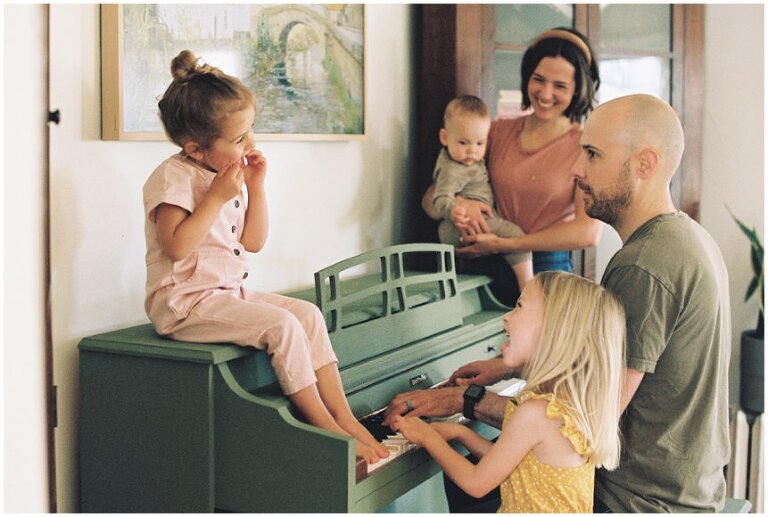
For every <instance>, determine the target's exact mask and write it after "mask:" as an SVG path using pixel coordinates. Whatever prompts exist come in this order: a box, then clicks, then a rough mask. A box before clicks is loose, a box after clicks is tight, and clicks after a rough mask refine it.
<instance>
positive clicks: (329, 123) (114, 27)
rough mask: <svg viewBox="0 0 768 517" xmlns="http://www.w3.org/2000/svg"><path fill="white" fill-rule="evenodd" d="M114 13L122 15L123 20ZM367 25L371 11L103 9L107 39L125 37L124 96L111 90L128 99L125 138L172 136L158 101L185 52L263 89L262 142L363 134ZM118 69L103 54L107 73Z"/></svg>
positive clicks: (121, 54) (120, 78)
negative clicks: (161, 117)
mask: <svg viewBox="0 0 768 517" xmlns="http://www.w3.org/2000/svg"><path fill="white" fill-rule="evenodd" d="M105 10H110V11H114V10H117V12H116V13H114V18H115V20H116V22H115V21H109V20H110V19H111V18H110V17H109V16H106V17H105V16H104V11H105ZM105 18H106V20H107V22H108V23H109V25H111V27H104V23H105V21H104V20H105ZM364 18H365V17H364V5H362V4H274V5H270V4H233V5H225V4H212V5H204V4H124V5H104V6H102V25H103V26H102V38H103V39H104V38H105V37H107V38H109V37H111V35H110V31H112V32H117V31H119V32H118V34H114V36H115V39H117V40H118V41H121V43H122V44H121V45H119V43H118V46H121V48H119V49H118V58H117V61H118V62H119V63H118V64H119V68H120V70H119V72H118V73H116V76H117V83H118V84H117V85H116V87H115V88H113V89H116V90H117V91H116V92H106V91H105V92H103V93H105V94H107V96H113V95H118V96H120V101H119V102H114V103H113V104H114V105H115V106H116V109H117V110H118V111H119V113H117V115H116V117H113V118H116V119H119V120H120V122H119V126H120V127H119V128H118V129H119V130H120V131H119V132H120V134H122V135H123V137H124V138H118V139H144V140H147V139H162V138H164V137H163V134H162V127H161V125H160V122H159V118H158V115H157V100H158V98H159V97H160V96H161V95H162V94H163V92H164V91H165V89H166V88H167V86H168V84H169V83H170V81H171V74H170V63H171V60H172V59H173V57H174V56H175V55H176V54H178V52H179V51H181V50H183V49H189V50H192V51H193V52H194V53H195V54H197V55H198V56H199V57H200V58H201V59H202V60H203V61H205V62H206V63H208V64H210V65H212V66H216V67H218V68H221V69H222V70H223V71H224V72H226V73H228V74H231V75H234V76H236V77H239V78H240V79H241V80H242V81H243V82H244V83H245V84H246V86H248V87H249V88H250V89H251V90H252V91H253V92H254V94H255V96H256V103H257V106H256V121H255V123H254V130H255V132H256V133H257V134H258V135H259V136H261V137H263V138H266V139H339V138H344V139H348V138H357V137H363V136H364V135H365V80H364V72H365V68H364V66H365V63H364V61H365V60H364V55H365V52H364ZM105 33H106V34H105ZM118 35H119V36H120V38H117V36H118ZM103 44H104V42H103ZM107 48H109V45H107ZM115 65H116V64H115V63H112V62H110V60H109V59H108V57H103V59H102V67H106V68H113V67H114V66H115ZM103 72H104V71H103ZM104 106H105V109H106V107H107V103H105V104H104ZM104 120H105V123H106V122H107V121H108V120H111V119H108V118H106V116H105V117H104ZM106 129H108V128H105V131H104V134H105V138H108V137H107V136H106V134H107V131H106ZM131 134H132V135H134V136H127V137H126V135H131ZM136 135H139V136H136ZM142 135H143V136H144V137H142Z"/></svg>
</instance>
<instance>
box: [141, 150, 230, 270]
mask: <svg viewBox="0 0 768 517" xmlns="http://www.w3.org/2000/svg"><path fill="white" fill-rule="evenodd" d="M242 185H243V171H242V170H241V169H240V167H239V166H238V165H237V164H235V165H233V166H230V167H227V168H226V169H223V170H222V171H220V172H219V173H217V174H216V178H214V180H213V182H212V183H211V187H210V189H209V190H208V194H206V196H205V198H203V200H202V202H201V203H200V204H199V205H198V206H197V207H196V208H195V211H194V212H193V213H191V214H190V213H189V212H188V211H186V210H185V209H183V208H181V207H180V206H176V205H169V204H166V203H162V204H160V205H159V206H158V207H157V208H156V209H155V221H156V223H157V235H158V239H159V240H160V247H161V248H162V250H163V253H165V254H166V255H167V256H168V257H169V258H170V259H171V260H173V261H174V262H176V261H179V260H182V259H184V258H186V257H187V256H188V255H189V254H190V253H192V252H193V251H195V250H196V249H197V248H198V246H200V243H202V242H203V239H205V237H206V235H208V232H209V231H210V230H211V226H213V222H214V221H215V220H216V217H217V216H218V214H219V211H220V210H221V207H222V206H224V203H226V202H227V201H229V200H230V199H232V198H233V197H235V196H236V195H237V194H238V193H239V192H240V189H241V188H242Z"/></svg>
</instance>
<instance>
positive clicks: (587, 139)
mask: <svg viewBox="0 0 768 517" xmlns="http://www.w3.org/2000/svg"><path fill="white" fill-rule="evenodd" d="M600 115H602V114H601V113H599V112H595V113H594V114H593V116H592V117H590V119H588V121H587V124H586V126H585V127H584V132H583V133H582V135H581V141H580V144H581V148H582V155H581V157H579V160H578V161H577V162H576V165H575V166H574V174H575V176H576V184H577V185H578V186H579V188H580V189H581V190H582V191H583V192H584V208H585V210H586V212H587V215H589V216H590V217H592V218H594V219H599V220H600V221H603V222H605V223H607V224H610V225H612V226H613V225H615V223H616V222H617V221H618V220H619V218H620V217H621V215H622V214H623V212H624V210H625V209H626V208H627V207H628V206H629V204H630V203H631V201H632V197H633V194H634V189H635V183H634V174H633V173H632V162H631V160H630V157H629V153H628V152H627V150H626V146H625V145H624V144H623V142H622V141H621V138H620V136H619V134H620V131H619V130H620V128H619V127H616V126H615V124H616V123H618V122H619V121H618V119H617V118H616V117H612V118H609V117H601V116H600ZM612 122H613V124H612Z"/></svg>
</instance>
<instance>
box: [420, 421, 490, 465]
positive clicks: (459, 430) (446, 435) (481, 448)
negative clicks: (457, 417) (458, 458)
mask: <svg viewBox="0 0 768 517" xmlns="http://www.w3.org/2000/svg"><path fill="white" fill-rule="evenodd" d="M430 425H431V426H432V428H433V429H435V430H436V431H437V432H438V433H440V436H442V437H443V439H444V440H445V441H446V442H450V441H453V440H456V441H457V442H459V443H461V444H462V445H463V446H464V447H466V448H467V450H468V451H469V452H470V453H471V454H472V455H474V456H476V457H478V458H482V457H483V456H484V455H485V453H486V452H488V451H489V450H490V449H491V447H493V442H491V441H489V440H486V439H485V438H483V437H482V436H480V435H479V434H477V433H476V432H474V431H472V429H470V428H469V427H467V426H465V425H461V424H449V423H444V422H433V423H432V424H430Z"/></svg>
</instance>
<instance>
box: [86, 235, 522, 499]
mask: <svg viewBox="0 0 768 517" xmlns="http://www.w3.org/2000/svg"><path fill="white" fill-rule="evenodd" d="M412 264H418V268H416V267H415V266H412ZM489 283H490V279H489V278H488V277H485V276H479V275H457V273H456V270H455V262H454V255H453V247H452V246H448V245H442V244H431V243H420V244H406V245H397V246H391V247H387V248H384V249H380V250H376V251H371V252H368V253H363V254H362V255H359V256H357V257H353V258H350V259H347V260H344V261H342V262H339V263H337V264H335V265H332V266H330V267H328V268H325V269H323V270H321V271H318V272H317V273H316V274H315V286H314V288H310V289H306V290H301V291H295V292H291V293H286V294H288V295H289V296H295V297H298V298H302V299H306V300H309V301H312V302H314V303H316V304H317V305H318V307H319V308H320V310H321V311H322V312H323V314H324V315H325V318H326V323H327V325H328V332H329V334H330V337H331V341H332V343H333V347H334V350H335V351H336V354H337V356H338V358H339V368H340V371H341V376H342V381H343V384H344V389H345V392H346V394H347V397H348V399H349V402H350V405H351V407H352V410H353V412H354V413H355V415H356V416H357V417H358V418H360V419H367V418H371V416H372V415H373V416H376V414H377V413H378V412H380V411H381V410H382V409H383V408H385V407H386V406H387V404H388V403H389V402H390V400H391V399H392V397H394V396H395V395H396V394H398V393H401V392H404V391H408V390H412V389H423V388H428V387H433V386H437V385H439V384H440V383H441V382H443V381H444V380H446V379H447V378H448V377H449V376H450V374H451V373H452V372H453V371H454V370H455V369H456V368H458V367H459V366H461V365H463V364H466V363H467V362H470V361H473V360H478V359H484V358H490V357H494V356H496V355H498V348H499V346H500V345H501V343H502V342H503V341H504V334H503V328H502V323H501V316H502V315H503V314H504V312H505V311H506V310H508V308H507V307H505V306H504V305H502V304H501V303H499V302H498V301H497V300H496V299H495V298H494V296H493V295H492V294H491V292H490V290H489V288H488V286H489ZM79 364H80V397H81V400H80V403H81V404H80V471H81V480H80V487H81V503H82V510H83V511H84V512H99V513H104V512H130V513H134V512H214V511H231V512H334V513H336V512H373V511H377V510H379V509H381V508H382V507H384V506H385V505H387V504H389V503H391V502H392V501H395V500H396V499H398V498H399V497H401V496H402V495H403V494H405V493H406V492H408V491H410V490H411V489H413V488H414V487H417V486H419V485H420V484H422V483H424V482H425V481H427V480H429V479H430V478H432V477H433V476H435V475H437V474H438V473H439V472H440V469H439V467H438V466H437V464H436V463H435V462H434V461H432V460H431V458H430V457H429V455H428V454H426V452H425V451H424V450H422V449H420V448H413V449H411V450H408V451H407V452H404V453H402V454H399V455H397V457H394V459H392V460H391V461H387V462H386V464H383V465H382V466H380V467H377V466H376V465H374V466H373V468H368V467H366V465H365V464H364V463H363V462H358V461H356V458H355V454H354V451H355V448H354V441H353V439H351V438H349V437H346V436H342V435H339V434H336V433H332V432H328V431H325V430H323V429H320V428H317V427H314V426H312V425H309V424H307V423H304V422H303V421H302V420H301V418H300V417H299V416H298V415H297V413H296V411H295V410H294V408H293V407H291V405H290V403H289V401H288V399H287V398H286V397H285V396H283V395H282V393H281V392H280V389H279V387H278V385H277V382H276V379H275V376H274V373H273V371H272V367H271V365H270V362H269V357H268V356H267V354H266V353H265V352H261V351H258V350H256V349H253V348H248V347H240V346H236V345H232V344H200V343H188V342H178V341H172V340H168V339H165V338H162V337H160V336H158V335H157V334H156V333H155V331H154V330H153V328H152V326H151V325H149V324H147V325H139V326H136V327H132V328H127V329H123V330H118V331H114V332H108V333H104V334H100V335H96V336H91V337H87V338H84V339H83V340H82V341H81V342H80V344H79ZM467 425H471V426H472V427H473V428H474V429H475V430H477V431H478V432H480V433H481V434H483V435H485V436H487V437H493V436H495V435H496V434H497V431H496V430H495V429H492V428H491V427H488V426H485V425H484V424H480V423H477V422H471V423H468V422H467Z"/></svg>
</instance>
